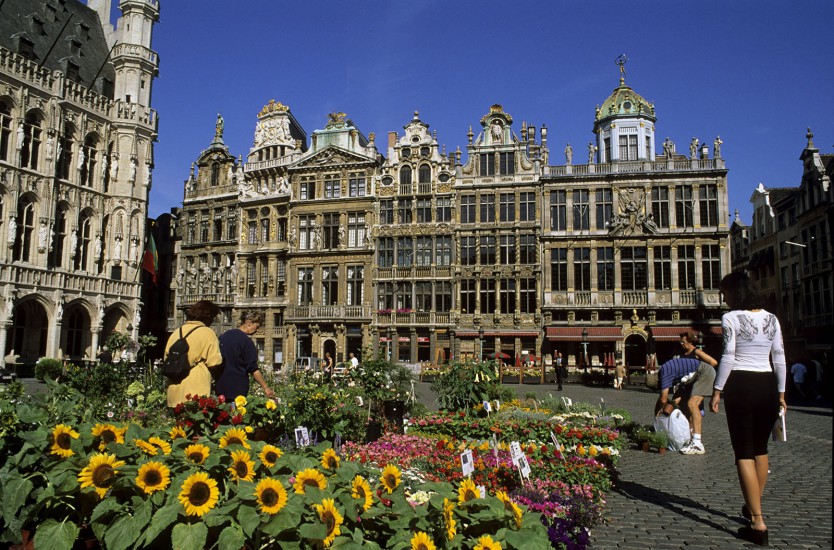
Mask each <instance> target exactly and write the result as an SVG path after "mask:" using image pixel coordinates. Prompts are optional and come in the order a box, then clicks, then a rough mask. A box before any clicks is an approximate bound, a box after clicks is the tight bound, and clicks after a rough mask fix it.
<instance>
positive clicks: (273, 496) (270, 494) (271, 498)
mask: <svg viewBox="0 0 834 550" xmlns="http://www.w3.org/2000/svg"><path fill="white" fill-rule="evenodd" d="M261 500H262V501H263V503H264V506H275V505H276V504H277V503H278V492H277V491H275V489H271V488H270V489H264V492H263V493H261Z"/></svg>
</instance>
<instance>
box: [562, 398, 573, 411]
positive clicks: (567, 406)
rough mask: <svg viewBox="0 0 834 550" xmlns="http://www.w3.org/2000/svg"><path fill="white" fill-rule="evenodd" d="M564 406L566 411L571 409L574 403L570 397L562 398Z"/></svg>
mask: <svg viewBox="0 0 834 550" xmlns="http://www.w3.org/2000/svg"><path fill="white" fill-rule="evenodd" d="M562 405H564V407H565V409H570V407H571V405H573V401H571V400H570V398H569V397H562Z"/></svg>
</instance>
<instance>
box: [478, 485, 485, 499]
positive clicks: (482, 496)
mask: <svg viewBox="0 0 834 550" xmlns="http://www.w3.org/2000/svg"><path fill="white" fill-rule="evenodd" d="M478 491H480V492H481V498H486V487H484V486H483V485H478Z"/></svg>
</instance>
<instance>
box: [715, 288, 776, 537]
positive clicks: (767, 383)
mask: <svg viewBox="0 0 834 550" xmlns="http://www.w3.org/2000/svg"><path fill="white" fill-rule="evenodd" d="M720 289H721V292H722V293H723V295H724V301H725V302H726V303H727V305H729V306H730V309H731V311H729V312H728V313H725V314H724V316H723V317H722V319H721V328H722V330H723V332H724V353H723V354H722V355H721V363H720V366H719V369H718V376H717V377H716V380H715V389H714V391H713V393H712V401H711V403H710V408H711V409H712V412H714V413H717V412H718V405H719V403H720V401H721V392H722V390H723V391H724V408H725V410H726V412H727V427H728V428H729V431H730V441H731V443H732V446H733V452H734V453H735V463H736V470H737V473H738V479H739V484H740V485H741V492H742V495H743V496H744V506H743V508H742V511H741V512H742V515H743V516H744V517H745V518H747V519H749V520H750V524H749V525H747V526H746V527H743V528H741V529H739V536H740V537H741V538H743V539H745V540H748V541H750V542H753V543H754V544H758V545H760V546H767V542H768V533H767V525H766V524H765V521H764V516H763V515H762V493H763V492H764V488H765V485H766V484H767V474H768V457H767V442H768V439H769V438H770V434H771V430H772V429H773V424H774V423H775V422H776V420H777V419H778V417H779V409H780V407H781V408H782V410H783V411H786V410H787V405H786V404H785V349H784V345H783V343H782V329H781V327H780V325H779V321H778V319H776V316H775V315H773V314H772V313H770V312H768V311H765V310H764V309H763V308H762V300H761V298H760V297H759V294H758V293H757V292H756V290H755V288H754V286H753V282H752V281H751V280H750V278H749V277H748V276H747V274H746V273H744V272H735V273H731V274H729V275H727V276H726V277H724V278H723V279H722V280H721V285H720ZM771 359H772V360H773V366H772V367H771V364H770V361H771Z"/></svg>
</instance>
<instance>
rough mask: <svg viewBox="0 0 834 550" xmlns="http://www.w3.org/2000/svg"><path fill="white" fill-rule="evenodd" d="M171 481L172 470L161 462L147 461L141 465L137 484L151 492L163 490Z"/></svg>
mask: <svg viewBox="0 0 834 550" xmlns="http://www.w3.org/2000/svg"><path fill="white" fill-rule="evenodd" d="M170 483H171V470H169V469H168V467H167V466H165V465H164V464H163V463H161V462H146V463H144V464H142V466H140V467H139V475H137V476H136V485H138V486H139V488H140V489H142V490H143V491H145V494H148V495H149V494H151V493H153V492H155V491H161V490H163V489H165V488H166V487H168V484H170Z"/></svg>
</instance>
